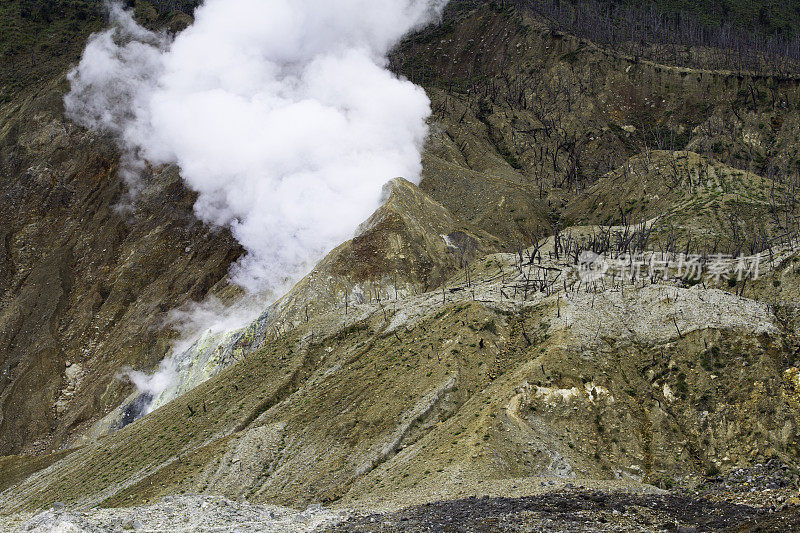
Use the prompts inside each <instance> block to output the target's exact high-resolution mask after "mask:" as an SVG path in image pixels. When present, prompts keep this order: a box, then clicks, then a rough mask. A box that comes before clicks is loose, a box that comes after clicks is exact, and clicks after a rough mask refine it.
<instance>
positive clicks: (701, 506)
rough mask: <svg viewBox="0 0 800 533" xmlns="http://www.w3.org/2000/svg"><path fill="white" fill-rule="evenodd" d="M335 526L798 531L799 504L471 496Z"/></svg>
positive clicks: (596, 495) (657, 498) (469, 529)
mask: <svg viewBox="0 0 800 533" xmlns="http://www.w3.org/2000/svg"><path fill="white" fill-rule="evenodd" d="M332 531H336V532H354V531H356V532H366V531H385V532H395V531H396V532H414V531H419V532H422V531H425V532H427V531H443V532H444V531H447V532H451V531H452V532H460V531H463V532H482V531H548V532H562V531H563V532H566V531H585V532H595V531H598V532H600V531H669V532H682V533H689V532H695V531H697V532H700V531H731V532H734V531H736V532H751V531H783V532H786V533H788V532H790V531H800V509H797V508H796V507H792V508H788V509H786V510H784V511H782V512H780V513H770V512H769V511H768V510H767V509H763V508H756V507H749V506H745V505H736V504H731V503H726V502H719V503H714V502H711V501H708V500H705V499H693V498H688V497H684V496H677V495H667V496H638V495H631V494H625V493H613V494H603V493H591V492H578V493H571V494H563V493H562V494H547V495H542V496H532V497H526V498H516V499H512V498H489V497H484V498H470V499H465V500H455V501H448V502H436V503H432V504H428V505H423V506H420V507H415V508H411V509H407V510H404V511H400V512H397V513H390V514H382V515H372V516H366V517H362V518H353V519H351V520H349V521H347V522H344V523H343V524H340V525H339V526H337V527H335V528H333V529H332Z"/></svg>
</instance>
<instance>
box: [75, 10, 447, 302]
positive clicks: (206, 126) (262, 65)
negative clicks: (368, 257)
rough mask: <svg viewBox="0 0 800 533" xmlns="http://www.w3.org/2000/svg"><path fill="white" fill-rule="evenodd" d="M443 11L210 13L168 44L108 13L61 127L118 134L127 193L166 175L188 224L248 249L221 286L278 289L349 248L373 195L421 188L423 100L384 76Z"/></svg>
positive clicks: (200, 14)
mask: <svg viewBox="0 0 800 533" xmlns="http://www.w3.org/2000/svg"><path fill="white" fill-rule="evenodd" d="M446 1H447V0H207V1H206V2H205V3H204V4H203V5H201V6H200V7H199V8H198V9H197V11H196V13H195V22H194V24H193V25H192V26H190V27H189V28H187V29H186V30H184V31H183V32H182V33H180V34H179V35H178V36H177V37H175V38H174V40H173V39H171V38H170V37H169V36H167V35H166V34H155V33H152V32H150V31H148V30H145V29H144V28H142V27H140V26H138V25H137V24H136V23H135V22H134V20H133V19H132V17H131V15H130V14H129V13H128V12H126V11H125V10H123V9H122V8H121V7H120V6H119V5H118V4H113V5H111V6H110V13H111V20H112V22H113V27H112V28H111V29H109V30H108V31H105V32H103V33H100V34H96V35H94V36H93V37H92V38H91V39H90V41H89V43H88V45H87V47H86V50H85V52H84V54H83V57H82V59H81V62H80V64H79V65H78V67H77V68H76V69H75V70H74V71H73V72H72V73H71V74H70V76H69V80H70V82H71V86H72V90H71V92H70V93H69V95H68V96H67V97H66V99H65V105H66V110H67V113H68V115H69V116H70V117H71V118H72V119H74V120H75V121H77V122H79V123H81V124H83V125H85V126H87V127H90V128H93V129H95V130H98V131H103V132H108V133H112V134H113V135H115V136H116V137H117V138H118V139H119V142H120V145H121V147H122V148H123V151H124V154H125V155H124V162H125V165H124V166H125V171H124V172H125V173H124V176H125V179H126V180H127V182H128V185H129V189H130V190H131V192H132V193H133V194H134V195H135V193H136V191H137V189H138V188H139V187H140V185H139V181H138V179H137V178H138V173H139V171H140V170H141V168H143V167H144V161H147V162H149V163H152V164H155V165H161V164H171V163H175V164H177V165H178V166H179V167H180V170H181V175H182V177H183V179H184V180H185V182H186V184H187V185H188V186H189V187H190V188H191V189H193V190H195V191H197V193H199V194H198V200H197V203H196V205H195V212H196V214H197V216H198V217H199V218H200V219H201V220H203V221H205V222H207V223H210V224H214V225H226V226H228V227H230V228H231V230H232V231H233V234H234V236H235V237H236V239H238V241H239V242H240V243H241V244H242V245H243V246H244V248H245V249H246V250H247V254H246V255H245V257H244V258H243V259H242V260H241V261H239V263H238V264H237V265H235V266H234V267H233V269H232V272H231V274H232V280H233V281H234V282H235V283H238V284H239V285H241V286H242V287H244V288H245V289H247V290H248V291H250V292H251V293H255V292H259V293H263V292H268V291H274V290H276V289H278V288H279V287H281V286H283V284H284V283H285V282H286V281H287V280H294V279H296V278H297V277H299V276H300V275H302V274H303V273H304V272H305V271H306V270H307V269H308V268H309V266H310V265H311V264H312V263H313V262H315V261H316V260H318V259H319V258H320V257H321V256H322V255H324V253H326V252H327V251H329V250H330V249H332V248H333V247H334V246H336V245H337V244H339V243H340V242H342V241H344V240H346V239H348V238H349V237H351V236H352V233H353V231H354V230H355V229H356V228H357V226H358V224H359V223H360V222H362V221H363V220H364V219H366V218H367V217H368V216H369V215H370V214H371V213H372V212H373V211H374V210H375V209H376V208H377V207H378V205H379V202H380V197H381V187H382V185H383V184H384V183H385V182H386V181H388V180H389V179H392V178H394V177H397V176H402V177H405V178H406V179H409V180H411V181H414V180H417V179H418V177H419V173H420V170H421V164H420V159H421V158H420V150H421V147H422V144H423V142H424V139H425V136H426V135H427V128H426V124H425V120H426V118H427V117H428V115H429V114H430V102H429V100H428V98H427V96H426V95H425V93H424V91H423V90H422V89H420V88H419V87H416V86H415V85H413V84H412V83H410V82H408V81H406V80H402V79H399V78H397V77H396V76H394V75H393V74H392V73H390V72H389V71H388V70H387V69H386V62H387V60H386V56H387V54H388V52H389V51H390V49H391V48H392V47H393V46H394V45H396V44H397V42H398V41H399V40H400V39H401V38H402V37H403V36H404V35H405V34H407V33H408V32H409V31H411V30H413V29H415V28H418V27H420V26H422V25H424V24H427V23H429V22H431V21H432V20H433V19H435V18H436V17H438V16H439V15H440V13H441V10H442V8H443V7H444V5H445V4H446Z"/></svg>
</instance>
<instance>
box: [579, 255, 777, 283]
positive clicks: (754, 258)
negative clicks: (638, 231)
mask: <svg viewBox="0 0 800 533" xmlns="http://www.w3.org/2000/svg"><path fill="white" fill-rule="evenodd" d="M761 261H762V258H761V256H760V255H750V256H730V255H724V254H716V255H711V256H701V255H686V254H677V255H670V256H666V255H664V254H657V253H651V254H633V255H627V254H623V255H619V256H616V257H607V256H601V255H599V254H596V253H594V252H590V251H584V252H582V253H581V254H580V256H578V261H577V264H576V265H575V270H576V271H577V274H578V278H579V279H580V280H581V281H582V282H584V283H593V282H596V281H600V280H601V279H603V278H604V277H607V276H609V275H612V274H614V275H619V276H626V277H628V278H631V279H637V278H643V277H649V278H654V279H656V278H661V279H669V278H674V279H681V280H684V281H686V282H690V283H700V282H701V281H703V279H704V278H705V279H709V280H710V281H713V282H715V283H718V282H720V281H727V280H735V281H742V280H745V279H752V280H756V279H758V277H759V274H760V267H761Z"/></svg>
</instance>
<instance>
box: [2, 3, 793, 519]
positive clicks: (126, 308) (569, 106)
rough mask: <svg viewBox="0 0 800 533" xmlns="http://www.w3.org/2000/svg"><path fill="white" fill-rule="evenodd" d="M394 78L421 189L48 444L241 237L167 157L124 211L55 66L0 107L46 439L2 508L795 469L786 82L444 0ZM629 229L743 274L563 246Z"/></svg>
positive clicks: (6, 337)
mask: <svg viewBox="0 0 800 533" xmlns="http://www.w3.org/2000/svg"><path fill="white" fill-rule="evenodd" d="M140 4H141V5H144V3H140ZM142 9H144V7H141V6H140V7H139V11H140V13H141V11H142ZM162 22H163V21H162ZM393 67H394V68H395V69H396V70H397V71H398V72H400V73H403V74H405V75H406V76H408V77H409V78H410V79H413V80H414V81H416V82H418V83H421V84H422V85H423V86H424V87H425V88H426V90H427V92H428V94H429V95H430V97H431V99H432V101H433V104H434V117H433V118H432V121H431V130H432V132H431V138H430V139H429V142H428V145H427V148H426V152H425V155H424V179H423V181H422V182H421V184H420V186H419V187H416V186H414V185H412V184H410V183H408V182H405V181H402V180H396V181H395V182H394V183H393V185H392V187H391V188H390V191H389V192H390V195H389V200H388V202H387V203H386V205H384V207H382V208H381V209H380V210H379V211H378V212H377V213H376V214H375V215H374V216H373V217H372V218H371V219H370V220H369V221H367V222H366V223H365V225H364V226H363V227H362V229H361V230H360V232H359V235H358V236H357V237H355V238H354V239H353V240H351V241H348V242H347V243H344V244H343V245H342V246H340V247H339V248H337V249H336V250H334V251H333V252H332V253H331V254H330V255H329V256H328V257H327V258H326V259H324V260H323V261H322V262H321V263H320V264H319V265H318V266H317V268H316V269H315V270H314V271H313V272H312V273H311V274H309V276H308V277H306V278H305V279H303V280H302V281H301V282H300V283H299V284H298V285H297V286H296V287H295V288H294V289H293V290H292V291H290V292H289V293H288V294H287V295H286V296H284V298H282V299H281V300H279V301H278V302H277V303H276V304H275V306H274V307H272V308H271V309H269V310H267V312H266V313H265V314H264V315H263V316H262V317H261V318H260V319H259V320H258V321H256V322H254V324H253V325H252V326H251V328H250V329H248V330H247V335H243V336H241V337H238V338H237V340H236V342H235V345H234V349H233V350H231V351H230V357H228V355H225V357H216V356H214V355H213V354H212V356H211V357H209V358H208V359H206V360H204V361H201V364H200V366H199V367H197V368H201V369H202V368H206V369H211V370H210V371H208V372H206V371H203V372H200V375H201V376H202V377H203V378H205V377H207V376H209V375H211V376H212V377H211V379H209V380H208V381H205V382H203V383H200V384H198V382H199V381H201V380H200V379H189V380H187V382H186V387H185V389H186V390H187V392H186V394H184V395H183V396H181V397H179V398H177V399H176V400H174V401H172V402H169V403H166V404H165V405H163V406H162V407H161V408H159V409H157V410H156V411H154V412H153V413H151V414H150V415H148V416H146V417H145V418H143V419H141V420H139V421H137V422H135V423H134V424H131V425H129V426H127V427H125V428H123V429H121V430H119V431H116V432H113V433H110V434H108V435H105V436H102V437H100V438H99V439H97V440H96V441H94V442H88V443H87V444H85V445H83V446H80V447H73V448H69V449H66V450H63V451H58V450H59V449H60V448H61V447H62V446H63V445H69V444H70V443H73V442H75V441H76V440H75V439H77V438H78V437H79V436H80V435H82V434H84V433H86V431H87V429H88V428H89V426H90V425H91V424H92V423H93V422H96V421H97V420H99V419H100V418H102V417H103V416H105V415H108V414H109V413H112V412H113V410H114V409H115V408H117V407H118V406H119V405H120V403H121V402H122V401H123V399H124V398H126V397H127V396H128V395H129V394H130V393H131V392H132V388H131V387H130V386H129V385H126V384H125V383H124V382H123V381H121V380H119V379H117V378H116V375H117V373H118V372H119V369H120V368H122V367H123V366H125V365H129V366H133V367H135V368H144V369H148V368H153V367H155V365H156V364H157V362H158V361H159V360H160V359H161V358H162V357H163V356H164V355H165V352H166V350H167V348H168V346H169V342H170V339H171V337H172V336H173V335H174V334H173V333H172V332H171V330H170V329H169V328H167V327H164V325H163V324H164V321H165V320H166V318H167V316H168V312H169V311H170V310H171V309H175V308H177V307H179V306H181V305H182V304H184V303H186V302H188V301H191V300H201V299H203V298H204V297H206V296H207V295H208V294H209V293H212V294H222V295H229V294H230V293H231V292H233V289H231V288H230V287H227V286H226V285H225V274H226V270H227V268H228V266H229V265H230V264H231V262H232V261H234V260H235V259H236V258H237V257H238V256H239V254H240V253H241V250H240V249H239V247H238V246H237V245H236V243H235V242H234V241H233V239H232V238H231V237H230V235H229V234H228V233H227V232H226V231H224V230H218V229H215V230H212V229H209V228H206V227H203V226H202V225H201V224H199V223H198V222H197V221H196V220H195V219H194V217H193V215H192V213H191V206H192V203H193V195H192V194H190V193H189V192H187V191H186V190H185V189H184V188H183V186H182V185H181V182H180V178H179V176H178V173H177V170H176V169H174V168H157V169H151V171H150V173H149V175H148V177H147V180H148V182H147V187H146V190H145V194H144V196H143V197H142V198H140V199H139V200H138V201H137V203H136V204H135V205H134V206H133V209H132V210H130V211H124V210H122V211H121V210H118V209H115V206H117V205H118V204H119V202H120V201H121V200H122V199H123V198H124V186H123V184H122V182H121V181H120V178H119V177H118V176H117V174H116V173H115V172H114V169H115V166H116V163H117V158H118V154H117V153H116V152H115V150H114V148H113V147H112V144H111V142H110V140H109V139H105V138H99V137H97V136H95V135H92V134H91V133H88V132H86V131H84V130H82V129H80V128H78V127H77V126H75V125H74V124H71V123H69V122H68V121H67V120H66V119H65V118H64V117H63V109H62V106H61V96H62V95H63V93H64V91H65V90H66V87H65V84H64V83H63V79H62V78H58V79H57V80H56V81H53V82H48V83H47V84H44V85H43V86H42V87H41V88H31V89H29V90H26V91H22V92H21V93H14V95H13V97H12V99H11V100H10V101H9V102H7V103H5V104H3V107H2V110H1V113H2V117H3V121H2V130H0V153H1V154H2V165H3V167H2V171H3V174H2V179H3V197H2V200H0V202H2V203H0V217H2V218H1V220H2V222H3V223H2V225H0V233H1V234H2V236H3V238H2V239H0V242H2V243H5V245H4V246H0V264H2V265H3V268H2V271H0V289H2V290H3V291H4V295H3V298H2V306H1V307H0V316H1V317H2V321H0V364H2V365H3V366H2V368H3V375H2V377H0V379H2V381H0V401H1V402H2V417H3V418H2V421H1V422H0V430H2V436H3V438H2V442H0V445H1V446H2V448H1V449H0V452H2V453H5V454H12V453H20V452H26V453H27V454H30V453H32V452H54V453H52V454H51V455H47V454H46V453H42V454H40V455H38V456H36V457H31V456H30V455H27V456H9V457H6V458H3V459H0V467H2V468H1V469H0V488H6V490H5V491H4V492H2V494H0V502H2V504H0V506H1V508H2V510H3V512H4V513H10V512H13V511H18V510H34V509H40V508H44V507H46V506H48V505H50V504H52V503H53V502H54V501H64V502H67V503H69V504H70V505H76V506H81V507H88V506H94V505H101V504H102V505H110V506H120V505H132V504H139V503H141V502H142V501H143V500H144V501H153V500H154V499H155V498H159V497H161V496H164V495H171V494H179V493H181V492H203V493H214V494H222V495H225V496H229V497H232V498H233V497H246V498H248V499H250V500H252V501H255V502H266V501H269V502H278V503H285V504H292V505H299V504H302V503H309V502H334V501H335V502H339V503H340V504H342V505H350V506H355V505H362V504H363V505H366V504H370V503H372V504H375V503H378V502H388V503H390V504H392V505H404V504H407V503H412V502H421V501H429V500H437V499H445V498H450V497H458V496H459V495H470V494H488V493H491V492H492V491H494V493H495V494H498V493H499V494H511V493H512V487H514V486H516V487H517V489H513V490H519V493H518V494H519V495H524V494H525V493H526V491H532V490H533V489H534V488H535V487H537V486H539V485H540V483H542V479H543V478H546V479H547V480H548V481H551V480H555V479H558V480H560V481H559V483H560V485H559V486H563V483H564V482H565V481H566V480H578V479H584V480H585V479H591V480H594V481H582V483H584V484H585V485H591V484H592V483H594V484H596V485H597V486H599V487H603V488H606V489H607V488H609V487H611V488H615V487H626V488H631V489H635V490H641V491H652V490H653V488H652V487H651V486H649V485H644V484H643V483H646V484H655V485H658V486H660V487H663V488H669V487H673V486H682V487H683V486H685V487H696V486H697V485H698V484H699V483H702V482H703V481H704V479H705V478H706V476H711V477H713V476H715V475H717V473H719V472H722V473H728V472H729V471H731V470H732V469H733V468H735V467H745V466H749V465H752V464H755V463H758V462H763V461H765V460H766V459H768V458H774V460H776V461H781V462H783V463H785V464H787V465H789V466H791V467H792V468H796V467H797V466H798V444H797V438H798V434H799V433H800V425H799V424H800V403H798V401H800V396H798V394H800V382H798V373H797V369H796V367H794V366H793V365H795V363H796V358H797V356H796V354H797V348H798V341H797V338H798V337H797V334H798V333H797V326H796V322H795V316H796V302H797V298H798V297H800V295H799V294H798V290H800V280H798V275H800V274H798V268H797V266H796V265H797V263H798V259H799V258H800V257H799V256H798V255H797V254H796V253H795V251H794V246H795V245H796V240H792V239H791V238H790V237H791V234H792V232H794V231H795V230H796V229H797V228H796V222H795V220H796V212H795V211H796V209H797V206H796V204H795V202H794V200H793V191H794V188H795V182H796V180H795V181H793V179H792V175H793V174H792V171H793V170H794V169H796V168H798V153H797V145H796V143H795V142H794V140H795V139H796V134H797V128H798V112H797V105H798V102H800V94H798V87H797V81H796V80H794V79H786V78H777V77H770V76H766V75H762V74H731V73H725V72H712V71H697V70H689V69H679V68H675V67H671V66H666V65H659V64H654V63H650V62H643V61H639V60H637V59H636V58H630V57H625V56H622V55H620V54H618V53H615V52H614V51H608V50H602V49H599V48H597V47H596V46H594V45H592V43H590V42H587V41H584V40H581V39H579V38H576V37H572V36H569V35H564V34H562V33H558V32H553V31H551V30H549V29H548V27H547V26H546V25H545V24H544V23H543V22H542V21H540V20H538V19H536V18H534V17H533V16H532V15H531V14H530V12H528V11H526V10H524V9H510V8H503V7H501V6H498V5H497V3H490V4H486V3H483V2H478V3H476V2H454V3H453V4H452V5H451V6H450V7H449V8H448V11H447V12H446V14H445V17H444V20H443V23H442V24H441V25H440V26H437V27H435V28H431V29H427V30H423V31H422V32H421V33H419V34H417V35H414V36H411V37H409V38H408V39H407V40H406V41H405V42H404V43H403V45H401V47H400V48H399V49H398V50H397V51H396V53H395V55H394V57H393ZM778 177H780V178H779V179H777V178H778ZM772 178H776V179H772ZM165 199H167V200H168V201H165ZM648 220H649V221H651V223H652V222H653V221H659V222H658V224H656V225H654V226H653V230H652V237H651V238H652V242H651V244H652V245H653V246H656V247H658V246H661V247H662V248H663V247H664V246H666V245H668V244H671V245H673V246H678V244H680V245H681V246H680V248H681V249H682V248H683V246H685V244H686V242H687V241H688V242H689V243H690V244H691V251H693V252H695V251H697V252H700V253H711V252H712V251H714V250H716V251H721V250H731V251H735V250H736V249H737V248H738V249H739V250H740V251H746V252H748V253H750V252H751V251H761V249H762V248H763V249H764V250H765V252H764V255H763V258H764V260H763V264H764V269H765V272H766V275H765V276H764V277H762V279H760V280H758V281H749V282H747V283H746V285H743V284H742V283H738V284H737V282H735V281H734V282H733V283H729V282H727V281H725V280H714V279H713V278H711V277H707V278H706V279H705V280H704V281H703V282H702V283H700V284H697V285H695V286H690V284H687V283H686V281H685V280H684V279H680V277H679V276H678V275H677V273H674V272H673V273H672V274H673V275H670V276H667V278H668V279H666V280H659V279H650V278H647V279H643V278H637V279H635V280H633V281H631V280H630V278H624V277H623V276H619V277H617V278H615V281H614V282H611V283H608V284H598V285H594V286H591V287H586V286H584V285H582V284H581V283H580V279H579V278H577V277H576V272H575V271H574V269H573V268H572V266H571V265H570V264H567V261H565V259H564V255H563V252H562V253H560V254H557V253H556V250H557V248H556V246H557V244H556V243H557V242H558V246H562V245H563V242H565V241H563V240H561V239H562V238H564V236H565V235H569V234H571V233H572V234H575V235H577V234H579V233H580V234H583V235H591V234H596V233H598V232H600V230H602V229H605V230H607V229H608V228H601V227H600V225H612V224H613V225H618V226H619V227H618V228H617V229H618V230H620V231H627V230H630V229H631V228H633V223H634V222H642V221H648ZM753 220H758V221H759V224H757V225H753V224H751V223H750V222H751V221H753ZM576 224H583V225H584V226H581V227H575V228H573V229H572V230H570V229H569V228H570V227H571V226H574V225H576ZM620 228H621V229H620ZM612 231H616V230H612ZM554 232H558V233H559V235H560V237H559V240H558V241H556V239H555V238H554V237H549V238H548V237H547V235H550V234H552V233H554ZM690 239H691V240H690ZM570 242H572V241H570ZM717 244H719V246H717ZM529 246H533V248H529ZM526 250H527V252H526ZM559 250H560V248H559ZM498 252H502V253H498ZM531 255H536V256H537V257H541V258H542V259H541V263H540V262H539V261H538V260H537V261H533V260H531V259H530V257H531ZM545 276H546V277H545ZM556 276H559V277H558V278H556ZM562 276H563V277H562ZM543 279H546V282H544V283H542V280H543ZM621 280H624V281H621ZM542 284H544V285H546V288H545V289H544V290H543V291H542ZM190 362H191V363H195V362H193V361H190ZM68 363H69V364H68ZM194 385H197V386H196V387H194V388H192V389H191V390H188V389H189V388H190V387H191V386H194ZM82 442H83V441H82Z"/></svg>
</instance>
